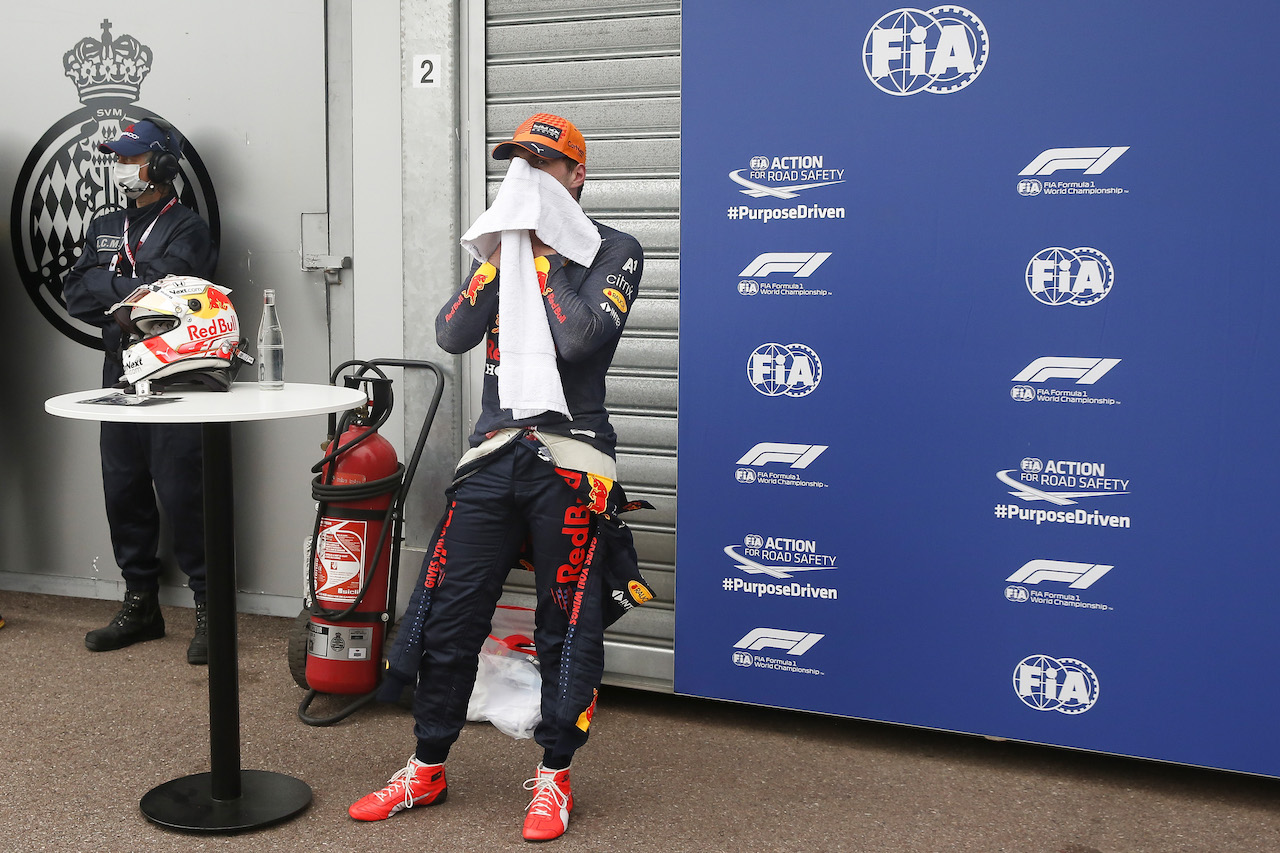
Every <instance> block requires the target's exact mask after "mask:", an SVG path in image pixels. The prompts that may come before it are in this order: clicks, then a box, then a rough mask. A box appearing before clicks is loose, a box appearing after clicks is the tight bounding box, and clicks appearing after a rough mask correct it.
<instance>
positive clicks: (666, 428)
mask: <svg viewBox="0 0 1280 853" xmlns="http://www.w3.org/2000/svg"><path fill="white" fill-rule="evenodd" d="M609 419H610V420H611V421H612V422H613V428H614V429H616V430H617V431H618V436H619V438H618V456H619V457H621V456H622V455H624V454H627V453H635V452H647V451H653V450H665V451H667V452H672V449H673V448H674V447H675V446H676V423H677V422H676V419H675V418H674V417H670V416H664V417H653V416H643V415H624V414H618V413H617V412H610V413H609Z"/></svg>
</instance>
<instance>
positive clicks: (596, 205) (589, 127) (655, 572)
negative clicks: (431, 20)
mask: <svg viewBox="0 0 1280 853" xmlns="http://www.w3.org/2000/svg"><path fill="white" fill-rule="evenodd" d="M486 21H487V25H486V33H487V46H486V57H485V63H486V91H485V119H486V128H487V129H486V138H487V145H488V148H489V150H491V149H492V146H493V145H495V144H497V143H498V142H501V141H502V140H504V139H508V138H510V134H511V132H512V131H513V130H514V129H515V127H516V126H518V125H519V124H520V123H521V122H522V121H524V120H525V119H526V118H528V117H529V116H530V115H531V114H533V113H536V112H551V113H556V114H558V115H563V116H566V117H568V118H570V119H572V120H573V122H574V123H575V124H576V125H577V126H578V128H579V129H580V130H581V131H582V133H583V136H584V137H585V138H586V140H587V186H586V189H585V191H584V193H583V197H582V204H583V208H584V209H585V210H586V211H587V213H588V215H590V216H591V217H592V218H594V219H597V220H600V221H601V222H604V223H605V224H607V225H610V226H612V227H614V228H618V229H620V230H622V231H625V232H627V233H629V234H631V235H633V236H634V237H635V238H636V239H637V240H639V241H640V244H641V245H642V246H643V247H644V252H645V272H644V278H643V280H642V282H641V285H640V297H639V299H638V300H637V301H636V303H635V305H634V306H633V307H632V309H631V311H632V313H631V316H630V317H628V322H627V328H626V330H625V332H624V334H623V337H622V340H621V342H620V343H619V345H618V351H617V354H616V356H615V357H614V362H613V369H612V370H611V371H610V375H609V379H608V405H609V409H610V412H611V413H612V415H613V422H614V426H615V428H616V429H617V431H618V434H619V447H618V476H619V479H620V480H621V481H622V483H623V485H624V487H625V488H626V490H627V494H628V496H629V497H631V498H633V499H644V500H647V501H649V502H650V503H652V504H653V505H654V507H655V509H653V510H645V511H637V512H634V513H630V514H628V515H627V517H626V521H627V524H628V525H629V526H630V527H631V529H632V531H633V534H634V536H635V542H636V551H637V554H638V556H639V559H640V563H641V566H642V568H643V570H644V573H645V577H646V578H647V579H648V581H649V582H650V584H651V586H652V587H653V591H654V593H655V600H654V601H652V602H650V603H649V604H648V605H646V606H645V607H643V608H640V610H639V611H637V612H636V613H633V614H629V615H628V616H627V618H626V619H624V620H622V621H621V622H620V623H619V624H618V626H617V628H616V629H615V630H612V631H610V633H609V637H610V643H611V646H610V656H609V658H608V659H607V660H608V662H607V668H608V669H609V672H610V675H609V676H608V677H609V678H610V679H611V680H619V679H621V680H622V682H623V683H633V682H631V681H628V677H633V678H636V679H639V682H640V686H654V685H655V684H656V685H657V686H658V687H659V689H670V687H671V684H670V681H671V677H672V676H671V673H672V665H671V654H670V652H671V648H672V638H673V631H674V619H673V608H674V597H675V570H676V566H675V536H676V531H675V516H676V512H675V511H676V424H677V422H676V406H677V387H678V385H677V383H678V370H679V357H678V349H677V336H678V327H679V298H678V296H679V289H680V280H679V250H680V4H679V2H672V0H667V2H636V0H489V2H488V4H487V7H486ZM487 153H488V151H486V154H487ZM477 159H478V158H477ZM483 162H484V172H485V193H486V195H487V196H488V198H489V200H492V198H493V197H494V196H495V195H496V193H497V190H498V186H499V185H500V183H501V181H502V178H503V176H504V175H505V174H506V168H507V164H506V163H505V162H502V161H495V160H493V159H492V157H489V156H485V157H484V158H483ZM531 589H532V578H531V577H528V576H521V573H513V575H512V576H511V578H510V580H509V583H508V591H509V593H514V594H516V595H517V596H519V595H524V596H525V597H528V598H531V596H529V593H530V591H531Z"/></svg>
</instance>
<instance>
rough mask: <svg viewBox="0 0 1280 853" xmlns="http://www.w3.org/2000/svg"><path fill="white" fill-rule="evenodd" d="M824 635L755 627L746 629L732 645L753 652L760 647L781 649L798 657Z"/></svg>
mask: <svg viewBox="0 0 1280 853" xmlns="http://www.w3.org/2000/svg"><path fill="white" fill-rule="evenodd" d="M825 636H826V634H810V633H807V632H805V631H784V630H783V629H781V628H756V629H754V630H751V631H748V632H747V635H746V636H745V637H743V638H742V639H741V640H739V641H738V642H736V643H734V644H733V647H734V648H735V649H746V650H747V651H753V652H754V651H759V650H760V649H781V650H782V651H783V652H785V653H786V654H792V655H795V656H796V657H799V656H800V655H802V654H804V653H805V652H807V651H809V649H811V648H813V647H814V645H815V644H816V643H817V642H818V641H819V640H821V639H822V638H823V637H825Z"/></svg>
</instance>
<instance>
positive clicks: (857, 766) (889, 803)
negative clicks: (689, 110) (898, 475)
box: [0, 591, 1280, 853]
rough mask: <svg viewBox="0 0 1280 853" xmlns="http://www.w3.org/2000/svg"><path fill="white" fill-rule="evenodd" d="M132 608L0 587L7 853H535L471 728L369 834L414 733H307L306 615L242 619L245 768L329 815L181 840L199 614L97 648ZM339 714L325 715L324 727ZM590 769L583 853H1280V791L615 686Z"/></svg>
mask: <svg viewBox="0 0 1280 853" xmlns="http://www.w3.org/2000/svg"><path fill="white" fill-rule="evenodd" d="M116 609H117V606H116V605H115V604H113V603H111V602H104V601H94V600H87V599H73V598H61V597H54V596H46V595H35V594H29V593H17V592H4V591H0V613H3V614H4V617H5V619H6V620H7V622H8V624H7V625H6V626H5V627H4V628H3V629H0V683H2V684H3V685H4V689H3V691H2V692H0V720H3V724H4V732H5V737H4V739H3V742H0V773H2V774H3V783H2V784H3V788H0V851H7V850H13V851H58V853H63V851H90V850H93V851H184V853H185V851H198V850H236V851H241V850H243V851H256V850H263V851H266V850H273V851H275V850H287V851H293V850H299V851H303V850H315V849H325V850H342V851H352V850H375V849H376V850H426V851H431V852H432V853H450V851H503V850H528V849H530V847H529V845H527V844H526V843H525V842H523V841H522V840H521V838H520V826H521V822H522V820H523V809H524V807H525V805H526V804H527V803H528V795H527V794H526V792H525V791H523V790H522V789H521V787H520V784H521V782H522V781H523V780H524V779H526V778H528V777H529V776H530V775H532V773H531V771H532V769H533V767H534V765H535V764H536V762H537V759H538V757H539V750H538V749H537V748H536V747H535V746H534V745H533V743H532V742H531V741H514V740H512V739H510V738H508V737H506V736H505V735H503V734H501V733H499V732H498V731H496V730H495V729H493V728H492V727H491V726H488V725H471V726H468V727H467V729H466V730H465V731H464V732H463V735H462V738H461V740H460V741H459V742H458V745H457V746H456V747H455V748H454V751H453V753H452V756H451V757H450V761H449V766H448V772H449V782H450V790H449V799H448V802H446V803H444V804H443V805H441V806H439V807H434V808H430V809H414V810H410V811H406V812H403V813H401V814H399V815H396V816H395V817H393V818H391V819H390V820H388V821H384V822H381V823H374V824H365V823H358V822H356V821H353V820H351V819H350V818H348V817H347V815H346V807H347V805H348V804H349V803H350V802H352V801H353V800H355V799H357V798H358V797H360V796H362V795H363V794H365V793H368V792H369V791H371V790H374V789H376V788H378V787H381V785H382V784H383V783H384V782H385V780H386V779H387V778H388V777H389V776H390V775H391V774H392V773H393V772H395V770H397V769H398V768H399V767H401V766H403V764H404V762H405V760H406V759H407V758H408V756H409V754H410V752H411V751H412V748H413V736H412V732H411V726H412V720H411V718H410V716H409V714H408V712H407V711H405V710H404V709H403V708H400V707H398V706H389V705H378V706H370V707H369V708H366V709H364V710H362V711H360V712H357V713H356V714H355V715H353V716H352V717H351V718H349V719H348V720H346V721H345V722H343V723H341V724H339V725H336V726H332V727H329V728H312V727H308V726H305V725H303V724H302V723H300V722H299V721H298V719H297V717H296V708H297V704H298V702H299V700H300V699H301V698H302V691H301V690H299V689H298V687H297V686H296V685H295V684H294V683H293V679H292V678H291V676H290V674H289V671H288V665H287V661H286V652H285V647H286V642H287V636H288V631H289V627H290V624H291V622H292V620H288V619H280V618H275V617H268V616H241V617H240V618H239V623H238V624H239V639H240V709H241V711H240V713H241V726H240V730H241V763H242V766H243V767H244V768H245V769H263V770H272V771H277V772H280V773H285V774H288V775H290V776H294V777H297V778H300V779H302V780H305V781H306V782H307V783H308V784H309V785H310V786H311V788H312V790H313V792H314V800H313V802H312V804H311V806H310V807H309V808H308V809H307V810H306V811H305V812H303V813H302V814H301V815H300V816H298V817H297V818H295V819H293V820H291V821H288V822H286V823H283V824H280V825H277V826H273V827H269V828H266V829H262V830H257V831H253V832H248V833H242V834H238V835H233V836H205V835H191V834H185V833H177V832H173V831H170V830H166V829H163V828H160V827H158V826H155V825H153V824H151V823H150V822H148V821H147V820H146V819H145V818H144V817H143V816H142V815H141V813H140V811H139V809H138V801H139V799H140V798H141V797H142V795H143V794H145V793H146V792H147V791H148V790H150V789H151V788H152V787H154V786H155V785H158V784H160V783H163V782H166V781H169V780H170V779H174V778H178V777H180V776H185V775H188V774H191V773H201V772H206V771H208V770H209V745H208V692H207V686H206V679H205V672H206V670H205V668H203V667H193V666H189V665H188V664H187V663H186V657H185V653H186V644H187V640H188V638H189V636H190V631H191V624H192V611H190V610H187V609H182V608H165V611H164V612H165V618H166V620H167V622H168V624H169V635H168V636H166V637H165V638H163V639H161V640H156V641H153V642H149V643H143V644H139V645H136V646H133V647H130V648H128V649H124V650H121V651H117V652H107V653H99V654H95V653H92V652H89V651H87V650H86V649H85V648H84V644H83V636H84V633H85V632H86V631H88V630H90V629H92V628H95V627H99V626H101V625H103V624H105V623H106V622H107V621H108V620H109V619H110V618H111V616H112V615H113V614H114V613H115V610H116ZM319 710H320V703H319V702H317V704H316V705H315V706H313V712H316V711H319ZM592 731H593V735H592V739H591V743H590V744H589V745H588V746H587V747H586V748H585V749H584V750H583V751H582V752H581V753H579V756H578V758H577V760H576V761H575V763H574V792H575V798H576V800H577V807H576V809H575V811H574V813H573V821H572V824H571V826H570V829H569V832H568V834H566V835H565V836H564V837H563V838H561V839H559V840H557V841H554V842H550V843H549V844H548V845H546V849H550V850H556V851H564V853H568V851H582V850H609V851H630V850H638V851H639V850H642V851H656V853H683V851H699V853H701V851H757V850H770V851H775V850H776V851H868V852H869V853H870V852H872V851H874V853H896V851H911V853H915V851H920V853H925V851H929V853H934V852H935V851H938V852H940V851H974V853H996V851H1009V853H1121V851H1125V853H1129V852H1130V851H1132V853H1138V852H1139V851H1144V852H1145V851H1152V853H1156V851H1158V853H1176V852H1177V851H1188V852H1189V851H1196V852H1197V853H1201V851H1204V853H1207V851H1223V853H1227V852H1228V851H1230V853H1253V851H1257V853H1262V851H1280V783H1278V782H1277V781H1276V780H1272V779H1261V778H1256V777H1246V776H1239V775H1232V774H1227V773H1220V772H1216V771H1210V770H1200V769H1193V768H1185V767H1177V766H1170V765H1162V764H1155V763H1148V762H1140V761H1134V760H1129V759H1120V758H1111V757H1106V756H1097V755H1089V754H1083V753H1073V752H1067V751H1063V750H1056V749H1050V748H1045V747H1035V746H1027V745H1022V744H1014V743H995V742H991V741H987V740H984V739H981V738H973V737H964V736H959V735H950V734H942V733H937V732H927V731H918V730H913V729H907V728H902V727H896V726H889V725H881V724H877V723H866V722H859V721H855V720H844V719H835V718H829V717H819V716H814V715H809V714H801V713H796V712H789V711H776V710H768V709H762V708H755V707H746V706H737V705H729V704H725V703H718V702H711V701H706V700H698V699H689V698H681V697H676V696H667V695H659V694H653V693H643V692H637V691H632V690H624V689H619V688H604V689H603V690H602V691H601V700H600V708H599V711H598V713H597V715H596V722H595V725H594V727H593V729H592Z"/></svg>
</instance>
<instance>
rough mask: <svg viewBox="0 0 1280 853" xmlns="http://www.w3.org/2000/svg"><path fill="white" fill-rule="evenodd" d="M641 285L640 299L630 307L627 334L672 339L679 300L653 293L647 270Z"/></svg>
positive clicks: (674, 333) (678, 310) (676, 327)
mask: <svg viewBox="0 0 1280 853" xmlns="http://www.w3.org/2000/svg"><path fill="white" fill-rule="evenodd" d="M642 284H643V285H644V287H643V289H642V290H641V291H640V298H639V299H637V300H636V302H635V304H634V305H632V306H631V316H630V317H629V318H628V319H627V332H628V333H629V334H632V335H639V334H652V335H655V336H659V337H670V338H672V339H674V338H675V335H676V330H677V329H678V328H679V325H680V316H679V314H680V300H678V299H671V298H669V297H667V296H666V295H665V294H662V293H654V292H653V289H652V282H651V281H650V279H649V271H648V269H646V270H645V276H644V281H643V282H642Z"/></svg>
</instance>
